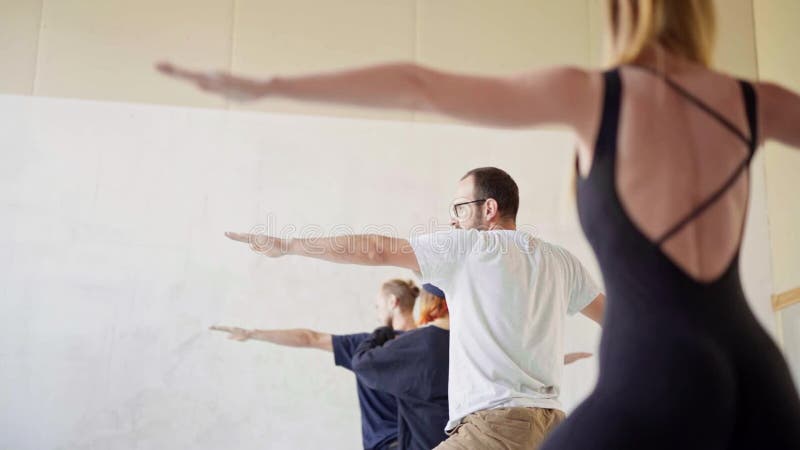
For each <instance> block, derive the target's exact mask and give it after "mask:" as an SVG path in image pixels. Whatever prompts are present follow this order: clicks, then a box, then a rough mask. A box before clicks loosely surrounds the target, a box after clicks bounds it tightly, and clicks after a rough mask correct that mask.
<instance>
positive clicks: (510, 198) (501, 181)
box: [461, 167, 519, 220]
mask: <svg viewBox="0 0 800 450" xmlns="http://www.w3.org/2000/svg"><path fill="white" fill-rule="evenodd" d="M470 176H472V178H473V180H474V183H475V195H476V196H477V198H493V199H494V200H495V201H496V202H497V211H498V213H499V214H500V217H504V218H507V219H512V220H517V211H519V188H518V187H517V183H516V182H515V181H514V179H513V178H511V175H509V174H508V173H506V172H505V171H504V170H501V169H498V168H497V167H479V168H477V169H472V170H470V171H469V172H467V174H466V175H464V176H463V177H461V179H462V180H464V179H466V178H469V177H470Z"/></svg>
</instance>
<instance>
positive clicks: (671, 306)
mask: <svg viewBox="0 0 800 450" xmlns="http://www.w3.org/2000/svg"><path fill="white" fill-rule="evenodd" d="M655 75H656V76H660V75H659V74H657V73H655ZM660 77H661V79H662V80H663V81H664V82H665V83H667V84H668V85H669V86H670V87H671V88H672V89H674V90H675V91H676V92H677V93H679V94H680V95H682V96H683V97H684V98H686V99H687V100H688V101H689V102H691V103H692V104H693V107H698V108H700V109H702V110H703V111H705V112H706V113H708V114H709V115H711V116H712V117H714V118H715V119H716V121H717V122H719V123H720V124H721V125H722V126H724V127H726V128H728V129H729V130H730V131H731V132H732V133H734V134H736V135H737V136H739V138H740V139H742V140H744V141H745V142H746V143H747V145H748V147H749V149H750V151H749V155H748V157H747V158H746V159H745V160H744V161H742V163H741V165H740V166H739V167H738V169H737V170H736V171H735V172H734V173H733V174H731V176H730V177H729V178H728V179H727V180H726V182H725V183H724V184H723V185H722V186H721V187H720V188H719V189H718V190H717V191H716V192H715V193H714V194H712V195H711V196H709V198H708V200H707V201H704V202H703V203H701V204H700V205H699V206H698V207H697V208H696V209H695V210H693V211H692V212H691V213H690V214H689V215H688V216H687V217H685V218H684V219H683V220H680V221H679V222H678V223H677V224H676V225H675V226H674V227H671V228H670V230H669V232H668V233H666V234H665V235H664V236H661V237H660V238H659V239H657V240H655V242H653V241H650V240H649V239H648V238H647V237H646V236H645V235H644V234H643V233H642V232H641V231H640V230H639V228H637V227H636V225H634V223H633V222H632V221H631V219H630V217H629V216H628V215H627V214H626V213H625V210H624V209H623V206H622V204H621V203H620V199H619V196H618V195H617V191H616V187H615V176H616V175H615V159H616V147H617V129H618V125H619V117H620V104H621V98H622V80H621V78H620V74H619V69H616V70H612V71H609V72H606V73H605V74H604V83H605V93H604V99H603V113H602V121H601V125H600V130H599V134H598V137H597V143H596V147H595V154H594V160H593V162H592V168H591V171H590V173H589V175H588V176H587V177H586V178H585V179H579V181H578V210H579V215H580V220H581V225H582V227H583V229H584V232H585V233H586V236H587V237H588V239H589V241H590V243H591V245H592V247H593V249H594V252H595V254H596V256H597V259H598V261H599V263H600V267H601V270H602V273H603V280H604V281H605V287H606V290H607V303H606V312H605V319H604V325H603V335H602V339H601V343H600V356H599V358H600V360H599V362H600V373H599V377H598V381H597V386H596V388H595V390H594V392H593V393H592V394H591V395H590V396H589V397H588V398H587V399H586V401H584V402H583V403H582V404H581V405H580V406H579V407H578V408H577V409H576V410H575V411H574V412H573V413H572V414H571V415H570V417H569V418H568V419H567V420H566V421H565V422H564V423H563V424H562V425H560V426H559V427H558V428H557V429H556V430H555V431H554V432H553V434H552V435H551V436H550V437H549V439H548V440H547V441H546V443H545V444H544V445H543V447H542V450H556V449H575V450H578V449H580V450H590V449H609V450H610V449H641V450H648V449H670V450H679V449H698V450H699V449H702V450H714V449H753V450H761V449H764V450H800V398H798V393H797V390H796V389H795V387H794V384H793V383H792V379H791V376H790V374H789V369H788V367H787V365H786V362H785V361H784V359H783V356H782V355H781V353H780V351H779V350H778V348H777V346H776V345H775V343H774V342H773V341H772V339H771V338H770V336H769V335H768V334H767V333H766V332H765V331H764V329H763V328H762V327H761V326H760V324H759V323H758V321H757V320H756V318H755V317H754V315H753V313H752V312H751V310H750V308H749V307H748V305H747V302H746V300H745V296H744V293H743V291H742V287H741V283H740V280H739V254H738V250H737V254H736V256H735V257H734V258H733V260H732V262H731V263H730V266H729V267H728V268H727V270H725V272H724V273H723V274H722V275H721V276H720V277H719V278H717V279H716V280H714V281H712V282H708V283H705V282H699V281H696V280H694V279H693V278H691V277H689V276H688V275H687V274H686V273H685V272H684V271H683V270H682V269H681V268H680V267H678V266H677V265H676V264H675V263H673V262H672V261H671V260H670V259H669V258H668V257H667V256H666V255H665V254H664V253H663V252H662V250H661V244H662V243H663V242H664V241H666V240H667V239H669V238H670V237H671V236H673V235H674V234H675V233H676V232H678V231H679V230H680V229H681V228H682V227H683V226H684V225H685V224H687V223H689V222H690V221H691V220H693V219H694V218H695V217H697V216H698V215H699V214H701V213H702V212H703V211H704V210H705V209H706V208H707V207H708V206H710V205H711V204H713V202H715V201H716V200H717V199H719V198H720V197H721V196H722V194H723V193H725V192H726V191H727V189H728V188H730V186H732V185H733V183H734V182H735V181H736V179H737V178H738V177H739V176H740V175H741V174H742V173H744V172H745V171H746V170H747V168H748V165H749V163H750V160H751V159H752V156H753V154H754V152H755V149H756V143H757V142H758V140H757V138H756V131H757V130H758V127H757V125H756V120H757V114H756V100H757V99H756V96H755V92H754V90H753V87H752V86H751V85H750V84H749V83H747V82H743V81H742V82H740V84H741V89H742V96H743V100H744V104H745V108H746V111H747V118H748V124H749V128H750V132H749V136H750V137H749V138H748V137H747V136H746V135H745V134H744V133H742V132H741V131H740V130H738V129H737V128H736V127H735V126H734V125H732V124H731V123H730V122H728V121H727V120H726V119H725V118H724V117H722V116H721V115H720V114H718V113H717V112H716V111H714V110H713V109H711V108H709V107H708V106H707V105H705V104H704V103H703V102H702V101H700V100H698V99H697V98H696V97H694V96H692V95H691V94H689V93H688V92H686V91H685V90H684V89H683V88H681V87H680V86H679V85H677V84H676V83H674V82H672V81H671V80H669V79H668V78H666V77H663V76H660ZM579 178H580V177H579Z"/></svg>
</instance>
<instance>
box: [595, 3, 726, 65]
mask: <svg viewBox="0 0 800 450" xmlns="http://www.w3.org/2000/svg"><path fill="white" fill-rule="evenodd" d="M606 17H607V20H608V31H609V32H608V33H607V36H608V42H607V44H608V47H609V48H608V50H609V51H608V55H609V62H610V63H611V65H612V66H617V65H620V64H628V63H631V62H634V61H635V60H636V59H637V58H639V57H640V56H641V54H642V53H643V52H644V51H645V50H647V49H648V48H651V47H654V46H657V47H661V48H663V49H664V50H666V51H668V52H669V53H671V54H673V55H676V56H680V57H683V58H685V59H687V60H689V61H692V62H695V63H699V64H702V65H704V66H706V67H709V66H710V65H711V59H712V53H713V48H714V37H715V34H716V21H715V18H714V4H713V1H712V0H606Z"/></svg>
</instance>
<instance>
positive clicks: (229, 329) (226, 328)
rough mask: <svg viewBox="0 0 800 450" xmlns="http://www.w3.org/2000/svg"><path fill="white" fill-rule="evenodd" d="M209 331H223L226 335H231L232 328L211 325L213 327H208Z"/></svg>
mask: <svg viewBox="0 0 800 450" xmlns="http://www.w3.org/2000/svg"><path fill="white" fill-rule="evenodd" d="M209 329H211V330H214V331H224V332H226V333H233V328H232V327H226V326H222V325H213V326H211V327H209Z"/></svg>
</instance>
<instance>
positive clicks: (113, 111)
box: [0, 96, 770, 450]
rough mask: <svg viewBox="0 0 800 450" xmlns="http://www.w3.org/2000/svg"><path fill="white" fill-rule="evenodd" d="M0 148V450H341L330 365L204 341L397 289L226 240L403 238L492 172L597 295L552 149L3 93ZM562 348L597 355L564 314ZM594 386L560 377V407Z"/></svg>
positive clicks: (335, 322) (514, 140)
mask: <svg viewBox="0 0 800 450" xmlns="http://www.w3.org/2000/svg"><path fill="white" fill-rule="evenodd" d="M0 142H2V143H3V149H2V151H0V211H2V217H3V218H4V219H5V220H3V221H2V227H3V228H2V229H0V286H3V290H2V310H0V448H13V449H15V450H17V449H19V450H21V449H37V450H41V449H133V448H139V449H163V448H188V447H192V448H197V449H205V448H208V449H211V448H219V447H222V446H225V447H227V448H237V449H249V448H253V449H255V448H318V447H319V446H320V445H325V446H326V448H341V449H345V448H346V449H352V448H356V447H357V446H358V445H359V442H360V441H359V439H360V438H359V436H360V433H359V422H358V407H357V402H356V395H355V389H354V379H353V377H352V376H351V375H350V374H349V373H347V372H346V371H344V370H343V369H339V368H335V367H334V366H333V363H332V356H331V355H330V354H325V353H322V352H318V351H311V350H308V351H297V350H292V349H284V348H279V347H274V346H270V345H268V344H262V343H246V344H238V343H234V342H229V341H227V340H225V339H224V338H223V337H222V336H219V335H214V334H212V333H211V332H208V331H206V328H207V327H208V326H209V325H211V324H214V323H227V324H234V325H242V326H247V327H261V328H270V327H312V328H316V329H320V330H323V331H329V332H334V333H348V332H359V331H366V330H370V329H372V328H373V326H374V325H375V323H374V317H373V310H372V299H373V296H374V293H375V291H376V289H377V288H378V286H379V285H380V283H381V281H382V280H384V279H386V278H389V277H394V276H403V277H408V276H410V274H409V273H407V272H404V271H400V270H393V269H376V268H363V267H356V266H338V265H333V264H327V263H323V262H317V261H313V260H304V259H297V258H286V259H282V260H277V261H276V260H267V259H264V258H260V257H258V256H256V255H254V254H252V253H250V252H249V250H248V249H247V248H246V247H245V246H243V245H237V244H236V243H233V242H230V241H228V240H227V239H225V238H224V237H223V235H222V233H223V231H225V230H247V229H249V228H250V227H251V226H252V225H254V224H271V226H273V227H275V229H282V228H283V227H284V226H290V225H297V226H303V225H306V224H310V225H315V226H316V228H312V229H306V231H303V232H309V231H310V232H320V231H321V232H325V233H328V232H331V230H334V231H335V230H338V231H339V232H343V231H345V229H343V228H335V227H337V226H348V227H349V228H350V229H351V230H353V231H356V232H360V231H364V230H365V229H366V227H368V226H380V227H386V226H390V227H393V228H390V229H389V231H392V230H394V231H392V232H395V233H397V235H399V236H407V235H408V233H409V232H410V230H411V229H412V227H413V226H415V225H424V226H426V227H431V226H432V224H434V223H436V221H437V220H438V221H439V223H446V220H447V206H448V204H449V202H450V200H451V198H452V192H453V188H454V183H455V181H456V180H457V179H458V178H459V177H460V176H461V175H462V174H463V173H464V172H466V171H467V170H468V169H470V168H473V167H476V166H482V165H489V164H491V165H496V166H498V167H502V168H505V169H507V170H508V171H509V172H510V173H511V175H512V176H514V177H515V178H516V180H517V181H518V183H519V185H520V190H521V198H522V208H521V212H520V217H519V219H520V223H521V224H524V225H525V226H528V227H531V226H532V227H533V229H534V230H535V232H536V233H537V234H539V235H541V236H542V237H545V238H547V239H551V240H554V241H556V242H558V243H560V244H562V245H564V246H566V247H567V248H569V249H571V250H572V251H573V252H574V253H576V255H578V256H579V257H580V258H581V259H583V260H584V261H585V262H586V264H587V266H588V267H589V268H590V269H591V270H592V272H593V273H594V274H595V276H597V278H598V280H599V272H598V270H597V265H596V262H595V260H594V258H593V257H592V255H591V251H590V249H589V247H588V244H587V243H586V241H585V240H584V239H583V237H582V234H581V232H580V229H579V228H578V226H577V223H576V221H575V214H574V210H573V209H572V208H573V206H572V205H570V204H569V203H568V202H565V201H564V198H565V194H564V187H565V181H564V180H566V179H568V177H567V174H568V173H569V170H570V169H571V167H572V166H571V163H572V156H571V155H572V153H571V145H570V140H569V138H568V136H566V135H565V134H563V133H559V132H547V131H539V132H534V131H525V132H511V131H501V130H487V129H477V128H468V127H460V126H454V125H441V124H421V123H417V124H413V123H409V122H388V121H376V120H364V119H335V118H318V117H300V116H280V115H267V114H262V113H245V112H238V113H235V112H225V111H210V110H198V109H185V108H174V107H158V106H140V105H129V104H115V103H98V102H88V101H76V100H55V99H36V98H31V97H15V96H0ZM756 231H758V230H756ZM754 236H755V239H758V237H759V236H760V235H759V234H758V233H756V234H753V232H752V231H748V239H749V240H751V241H752V240H753V239H754ZM756 245H757V246H758V243H757V242H756ZM760 245H761V246H763V245H766V244H765V243H763V242H762V243H761V244H760ZM765 257H766V256H765ZM744 264H745V270H744V271H743V273H744V274H745V275H748V274H753V273H758V270H755V269H756V268H757V267H759V266H761V267H764V266H766V267H768V264H765V263H764V261H761V260H759V259H758V258H750V259H747V260H746V261H745V263H744ZM767 279H768V277H767ZM745 281H746V282H748V286H747V287H748V293H749V294H750V296H751V299H754V300H755V301H757V302H763V301H764V299H765V298H768V297H769V293H770V291H769V286H768V283H766V284H764V283H763V282H762V281H763V280H761V279H758V278H753V277H750V278H749V279H746V280H745ZM566 338H567V340H566V346H567V350H589V351H592V352H594V351H596V345H597V342H598V338H599V332H598V329H597V327H595V326H594V325H593V324H592V323H591V322H589V321H588V320H587V319H584V318H582V317H578V318H574V319H571V320H570V321H569V322H568V333H567V337H566ZM595 377H596V361H595V360H591V361H583V362H580V363H577V364H575V365H573V366H570V367H569V368H568V370H567V372H566V376H565V386H564V388H565V389H564V391H565V393H564V402H565V405H566V406H567V407H568V408H569V409H571V408H573V407H574V406H575V405H576V404H577V403H578V402H579V401H580V400H581V399H582V398H583V397H584V396H585V395H587V394H588V393H589V392H590V391H591V389H592V386H593V384H594V382H595ZM309 430H313V431H309Z"/></svg>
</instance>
